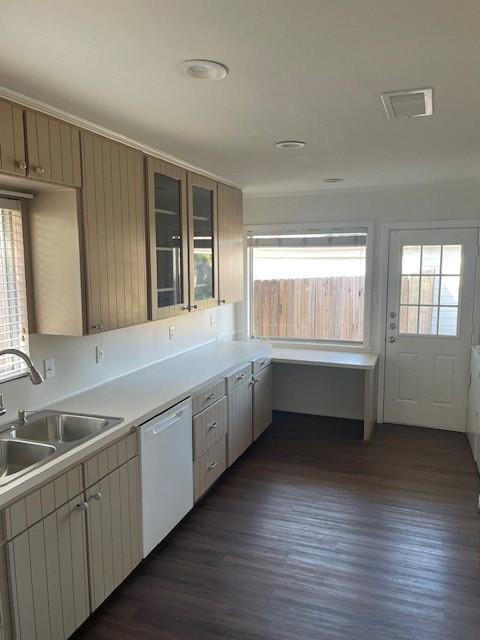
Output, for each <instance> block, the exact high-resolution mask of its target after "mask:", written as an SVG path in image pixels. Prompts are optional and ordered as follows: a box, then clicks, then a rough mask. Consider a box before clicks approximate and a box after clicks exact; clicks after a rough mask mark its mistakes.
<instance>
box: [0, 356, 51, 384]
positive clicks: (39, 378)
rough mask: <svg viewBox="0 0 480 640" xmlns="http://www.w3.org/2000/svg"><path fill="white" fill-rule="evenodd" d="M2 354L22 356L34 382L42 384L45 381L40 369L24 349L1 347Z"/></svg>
mask: <svg viewBox="0 0 480 640" xmlns="http://www.w3.org/2000/svg"><path fill="white" fill-rule="evenodd" d="M0 356H17V357H18V358H21V359H22V360H23V361H24V362H25V364H26V365H27V367H28V375H29V376H30V380H31V381H32V383H33V384H42V382H44V380H43V376H42V374H41V373H40V371H39V370H38V369H37V368H36V366H35V365H34V364H33V362H32V360H31V359H30V358H29V357H28V356H27V354H26V353H23V351H20V350H19V349H1V350H0Z"/></svg>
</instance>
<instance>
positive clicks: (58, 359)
mask: <svg viewBox="0 0 480 640" xmlns="http://www.w3.org/2000/svg"><path fill="white" fill-rule="evenodd" d="M212 314H213V315H214V316H215V326H214V327H210V316H211V315H212ZM172 325H173V326H174V327H175V338H174V340H172V341H170V340H169V336H168V328H169V326H172ZM234 331H235V310H234V305H225V306H221V307H217V308H215V309H210V310H207V311H197V312H195V313H191V314H186V315H184V316H179V317H177V318H170V319H167V320H159V321H156V322H149V323H146V324H142V325H137V326H135V327H128V328H126V329H117V330H116V331H108V332H106V333H102V334H97V335H93V336H85V337H80V338H71V337H64V336H42V335H32V336H31V349H30V350H31V355H32V358H33V360H34V362H35V364H36V365H37V367H38V368H39V370H40V371H41V373H43V360H44V359H45V358H50V357H53V358H55V368H56V376H55V377H54V378H49V379H48V380H46V381H45V383H44V384H41V385H38V386H34V385H32V383H31V382H30V380H29V379H28V378H21V379H18V380H13V381H11V382H5V383H3V384H0V393H3V395H4V400H5V405H6V407H7V411H8V413H7V415H6V416H4V417H2V419H1V421H2V423H3V422H6V421H7V420H9V419H11V418H14V417H15V416H16V412H17V409H19V408H24V409H35V408H38V407H44V406H48V405H49V404H52V403H53V402H55V401H56V400H59V399H60V398H64V397H65V396H68V395H72V394H75V393H78V392H79V391H81V390H84V389H86V388H89V387H93V386H96V385H98V384H101V383H102V382H105V381H107V380H110V379H112V378H116V377H119V376H121V375H124V374H126V373H129V372H130V371H134V370H135V369H140V368H142V367H145V366H147V365H149V364H151V363H153V362H156V361H158V360H162V359H163V358H167V357H169V356H172V355H175V354H176V353H179V352H181V351H184V350H186V349H189V348H191V347H195V346H197V345H200V344H203V343H205V342H208V341H210V340H213V339H215V338H216V337H220V338H231V337H232V336H233V334H234ZM96 345H103V349H104V362H103V363H102V364H96V362H95V347H96Z"/></svg>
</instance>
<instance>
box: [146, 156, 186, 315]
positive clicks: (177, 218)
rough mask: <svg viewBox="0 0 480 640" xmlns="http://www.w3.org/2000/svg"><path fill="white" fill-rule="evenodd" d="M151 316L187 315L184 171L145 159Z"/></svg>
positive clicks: (156, 160) (159, 161)
mask: <svg viewBox="0 0 480 640" xmlns="http://www.w3.org/2000/svg"><path fill="white" fill-rule="evenodd" d="M147 179H148V185H147V189H148V217H149V221H148V229H149V251H150V260H149V262H150V285H151V296H150V298H151V316H152V319H153V320H156V319H160V318H169V317H171V316H176V315H180V314H181V313H186V312H188V295H189V292H188V229H187V226H188V222H187V172H186V171H185V169H181V168H180V167H176V166H175V165H172V164H169V163H167V162H163V161H162V160H158V159H156V158H147Z"/></svg>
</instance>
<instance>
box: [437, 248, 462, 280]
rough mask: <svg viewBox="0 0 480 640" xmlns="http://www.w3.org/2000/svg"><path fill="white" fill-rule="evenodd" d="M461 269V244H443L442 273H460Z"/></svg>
mask: <svg viewBox="0 0 480 640" xmlns="http://www.w3.org/2000/svg"><path fill="white" fill-rule="evenodd" d="M461 269H462V245H461V244H446V245H443V259H442V273H446V274H449V275H460V273H461Z"/></svg>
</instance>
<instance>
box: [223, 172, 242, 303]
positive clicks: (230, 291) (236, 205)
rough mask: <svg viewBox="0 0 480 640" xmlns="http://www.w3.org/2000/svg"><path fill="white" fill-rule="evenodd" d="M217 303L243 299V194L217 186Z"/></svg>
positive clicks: (232, 188)
mask: <svg viewBox="0 0 480 640" xmlns="http://www.w3.org/2000/svg"><path fill="white" fill-rule="evenodd" d="M218 260H219V264H220V269H219V282H218V287H219V292H218V295H219V302H220V304H229V303H231V302H239V301H240V300H243V218H242V192H241V191H240V189H235V188H234V187H229V186H227V185H224V184H219V185H218Z"/></svg>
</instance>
